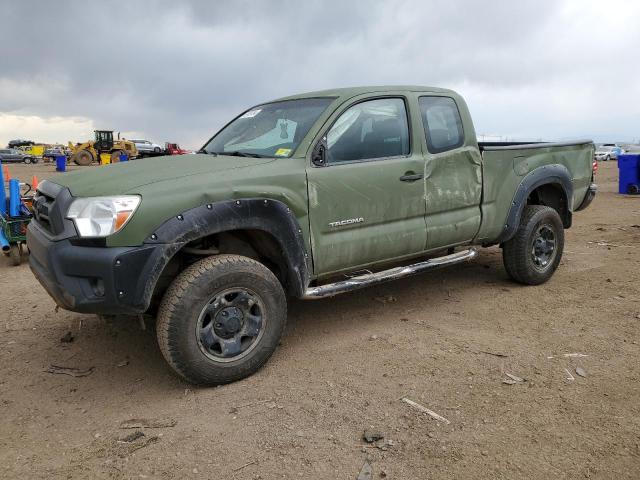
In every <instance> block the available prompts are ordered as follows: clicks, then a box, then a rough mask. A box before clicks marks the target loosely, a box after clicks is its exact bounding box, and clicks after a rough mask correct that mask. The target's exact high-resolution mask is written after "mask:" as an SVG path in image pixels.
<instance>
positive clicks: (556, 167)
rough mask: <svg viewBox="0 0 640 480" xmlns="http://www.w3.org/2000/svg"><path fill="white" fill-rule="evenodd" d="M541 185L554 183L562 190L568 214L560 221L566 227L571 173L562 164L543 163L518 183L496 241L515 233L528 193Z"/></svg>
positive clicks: (569, 219) (569, 214) (570, 211)
mask: <svg viewBox="0 0 640 480" xmlns="http://www.w3.org/2000/svg"><path fill="white" fill-rule="evenodd" d="M543 185H554V186H557V187H559V188H560V189H561V190H562V192H563V193H564V196H565V199H566V205H567V216H568V218H566V219H565V218H563V219H562V221H563V223H564V224H565V226H566V227H568V226H570V225H571V215H572V205H573V182H572V180H571V173H570V172H569V170H568V169H567V167H565V166H564V165H560V164H553V165H545V166H542V167H538V168H536V169H535V170H532V171H531V172H529V173H528V174H527V175H526V176H525V177H524V178H523V179H522V181H521V182H520V185H518V188H517V189H516V193H515V195H514V196H513V200H512V201H511V207H510V208H509V213H508V214H507V218H506V220H505V222H504V227H503V230H502V233H501V235H500V237H499V239H498V241H497V243H502V242H506V241H507V240H510V239H511V238H512V237H513V236H514V235H515V234H516V231H517V230H518V226H519V225H520V218H521V217H522V212H523V211H524V207H525V206H526V204H527V199H528V198H529V195H531V192H533V191H534V190H535V189H536V188H538V187H541V186H543Z"/></svg>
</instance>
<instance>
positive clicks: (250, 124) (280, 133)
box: [202, 97, 334, 157]
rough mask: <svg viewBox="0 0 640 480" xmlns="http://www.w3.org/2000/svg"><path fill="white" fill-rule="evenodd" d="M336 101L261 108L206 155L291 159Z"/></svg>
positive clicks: (230, 127) (235, 125)
mask: <svg viewBox="0 0 640 480" xmlns="http://www.w3.org/2000/svg"><path fill="white" fill-rule="evenodd" d="M333 100H334V99H333V98H327V97H325V98H305V99H301V100H285V101H283V102H274V103H266V104H264V105H258V106H256V107H253V108H252V109H251V110H249V111H247V112H245V113H243V114H242V115H240V116H239V117H237V118H236V119H235V120H234V121H232V122H231V123H230V124H229V125H227V126H226V127H225V128H223V129H222V130H220V132H218V133H217V134H216V136H215V137H213V138H212V139H211V140H210V141H209V143H208V144H207V145H206V146H205V147H204V148H203V149H202V151H204V152H206V153H217V154H219V155H225V154H226V155H238V156H252V157H254V156H255V157H290V156H291V155H292V154H293V152H294V151H295V149H296V148H298V145H299V144H300V142H301V141H302V139H303V138H304V137H305V135H306V134H307V132H308V131H309V129H310V128H311V126H312V125H313V124H314V123H315V122H316V120H317V119H318V117H319V116H320V115H321V114H322V112H324V111H325V109H326V108H327V107H328V106H329V104H330V103H331V102H333Z"/></svg>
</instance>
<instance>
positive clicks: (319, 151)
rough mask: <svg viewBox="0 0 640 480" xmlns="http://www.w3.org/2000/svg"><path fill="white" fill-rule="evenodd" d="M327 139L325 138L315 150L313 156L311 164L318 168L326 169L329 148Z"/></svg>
mask: <svg viewBox="0 0 640 480" xmlns="http://www.w3.org/2000/svg"><path fill="white" fill-rule="evenodd" d="M325 141H326V138H323V139H322V140H321V141H319V142H318V144H317V145H316V146H315V148H314V149H313V153H312V154H311V162H312V163H313V164H314V165H315V166H316V167H324V166H326V164H327V158H326V157H327V146H326V144H325Z"/></svg>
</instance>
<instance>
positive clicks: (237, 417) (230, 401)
mask: <svg viewBox="0 0 640 480" xmlns="http://www.w3.org/2000/svg"><path fill="white" fill-rule="evenodd" d="M88 168H98V167H88ZM10 171H11V172H12V175H18V176H20V177H21V179H22V180H27V179H30V177H31V175H32V174H33V173H34V172H36V173H37V174H38V176H39V178H40V179H42V178H46V177H52V176H55V175H59V174H57V173H55V172H54V171H53V167H52V166H51V165H37V166H25V165H17V166H11V167H10ZM597 180H598V183H599V184H600V187H601V189H600V192H599V193H598V196H597V198H596V200H595V202H594V203H593V205H592V206H591V207H590V208H589V209H587V210H586V211H584V212H579V213H577V214H576V215H575V216H574V226H573V228H571V229H570V230H569V231H568V232H567V239H566V246H565V255H564V258H563V261H562V264H561V266H560V268H559V270H558V271H557V273H556V274H555V276H554V277H553V278H552V280H551V281H550V282H549V283H547V284H545V285H543V286H539V287H523V286H519V285H517V284H514V283H512V282H510V281H509V280H508V279H507V276H506V274H505V272H504V269H503V267H502V260H501V253H500V250H499V249H497V248H492V249H488V250H483V251H481V253H480V256H479V259H478V260H477V261H475V262H473V263H469V264H467V265H464V266H461V267H452V268H450V269H448V270H441V271H438V272H436V273H433V274H425V275H422V276H418V277H413V278H411V279H407V280H402V281H398V282H395V283H389V284H386V285H383V286H380V287H376V288H372V289H369V290H362V291H359V292H355V293H351V294H346V295H343V296H340V297H336V298H334V299H328V300H322V301H316V302H300V301H294V302H292V303H291V305H290V314H289V325H288V328H287V331H286V334H285V337H284V339H283V341H282V344H281V346H280V347H279V348H278V350H277V351H276V353H275V354H274V356H273V357H272V359H271V360H270V361H269V363H268V364H267V365H266V366H265V367H264V368H263V369H262V370H261V371H260V372H258V373H257V374H256V375H254V376H252V377H250V378H248V379H246V380H243V381H240V382H237V383H234V384H231V385H227V386H223V387H218V388H194V387H193V386H191V385H189V384H186V383H185V382H183V381H181V380H180V379H179V378H177V377H176V376H175V375H174V374H173V373H172V372H171V371H170V370H169V368H168V367H167V365H166V364H165V362H164V360H163V358H162V356H161V354H160V351H159V349H158V346H157V344H156V340H155V334H154V331H153V326H152V325H150V324H149V325H148V326H147V328H146V330H142V329H141V327H140V325H139V324H138V323H137V322H136V321H132V320H131V319H126V318H122V319H117V320H116V321H114V322H111V323H108V322H106V321H102V320H99V319H98V318H97V317H95V316H90V315H80V314H76V313H71V312H67V311H64V310H59V311H57V312H56V310H55V308H54V307H55V305H54V303H53V301H52V300H51V299H50V298H49V296H48V295H47V294H46V293H45V291H44V290H43V289H42V287H41V286H40V285H39V284H38V283H37V282H36V280H35V279H34V278H33V276H32V274H31V272H30V271H29V268H28V266H27V265H24V264H23V265H22V266H20V267H12V266H10V264H9V260H8V259H5V258H0V305H2V307H0V320H1V324H0V329H1V331H2V337H1V339H0V345H1V347H2V348H0V432H1V433H0V478H7V479H13V478H20V479H26V478H51V479H59V478H74V479H75V478H93V479H121V478H158V479H184V478H209V479H221V478H225V479H238V480H240V479H272V478H287V479H293V478H314V479H355V478H356V477H357V475H358V472H360V470H361V468H362V467H363V464H364V463H365V461H368V462H370V464H371V466H372V468H373V477H372V478H376V479H377V478H388V479H442V478H478V479H485V478H492V479H494V478H495V479H501V478H518V479H521V478H528V479H550V478H553V479H576V478H597V479H612V478H615V479H623V478H624V479H626V478H628V479H637V478H640V344H639V342H640V335H639V334H640V303H639V300H640V272H639V271H640V262H639V254H638V247H639V246H640V197H637V198H631V197H625V196H620V195H618V194H617V193H615V192H616V190H617V189H616V181H617V168H616V164H615V162H609V163H606V164H601V168H600V172H599V174H598V178H597ZM68 332H71V336H73V341H72V342H70V343H68V342H62V341H61V339H62V338H63V337H65V335H67V333H68ZM67 339H68V338H67ZM566 354H581V355H580V356H567V355H566ZM51 365H57V366H63V367H74V368H80V369H90V368H93V370H91V373H90V374H89V375H87V376H83V377H77V378H76V377H72V376H68V375H59V374H53V373H48V372H47V369H48V368H49V367H50V366H51ZM577 367H579V369H582V370H581V372H582V373H584V374H585V375H586V376H585V377H582V376H580V375H578V374H577V373H576V368H577ZM507 373H510V374H513V375H515V376H517V377H521V378H523V379H524V380H525V381H524V382H522V383H520V382H517V383H515V384H511V385H509V384H506V383H503V380H508V379H509V377H507V376H506V374H507ZM569 376H571V377H573V380H568V379H567V378H568V377H569ZM402 398H408V399H411V400H413V401H415V402H417V403H419V404H420V405H423V406H425V407H427V408H429V409H431V410H433V411H435V412H437V413H438V414H440V415H442V416H443V417H446V419H448V420H449V421H450V423H449V424H446V423H444V422H442V421H437V420H434V419H432V418H431V417H429V416H427V415H425V414H423V413H420V412H418V411H417V410H416V409H414V408H412V407H411V406H409V405H407V404H406V403H404V402H402V401H401V399H402ZM126 422H129V423H126ZM136 425H138V427H137V428H132V429H126V428H122V427H123V426H133V427H136ZM365 429H373V430H376V431H379V432H380V433H382V434H383V435H384V437H385V440H384V441H382V442H380V443H381V444H382V445H380V446H381V447H382V448H378V447H376V446H375V445H369V444H366V443H365V442H364V441H363V440H362V435H363V431H364V430H365ZM137 431H141V432H142V433H143V434H144V436H141V437H140V438H138V439H135V440H133V441H130V442H126V441H123V439H124V438H125V437H126V436H127V435H130V434H132V433H134V432H137Z"/></svg>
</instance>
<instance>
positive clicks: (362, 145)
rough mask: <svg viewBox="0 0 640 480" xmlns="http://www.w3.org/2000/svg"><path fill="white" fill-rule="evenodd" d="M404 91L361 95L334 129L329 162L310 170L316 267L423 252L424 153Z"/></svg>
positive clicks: (332, 268) (320, 270)
mask: <svg viewBox="0 0 640 480" xmlns="http://www.w3.org/2000/svg"><path fill="white" fill-rule="evenodd" d="M412 140H413V139H410V136H409V130H408V121H407V106H406V99H404V98H383V99H375V100H367V101H364V102H359V103H357V104H356V105H354V106H353V107H351V108H349V109H347V110H346V111H345V112H344V113H343V114H342V115H341V116H340V117H339V118H338V119H337V120H336V121H335V123H334V124H333V127H332V128H331V129H330V130H329V132H328V134H327V143H328V148H327V164H326V165H325V166H321V167H318V166H310V167H308V169H307V178H308V188H309V215H310V223H311V238H312V247H313V260H314V272H315V273H316V274H319V275H324V274H328V273H334V272H337V271H342V270H354V269H357V268H358V267H364V266H367V265H370V264H372V263H376V262H379V261H383V260H390V259H394V258H400V257H403V256H409V255H412V254H415V253H417V252H422V251H424V248H425V244H426V225H425V219H424V215H425V202H424V156H423V155H422V151H421V148H420V143H419V142H417V141H416V142H415V145H413V146H412V145H411V143H412Z"/></svg>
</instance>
